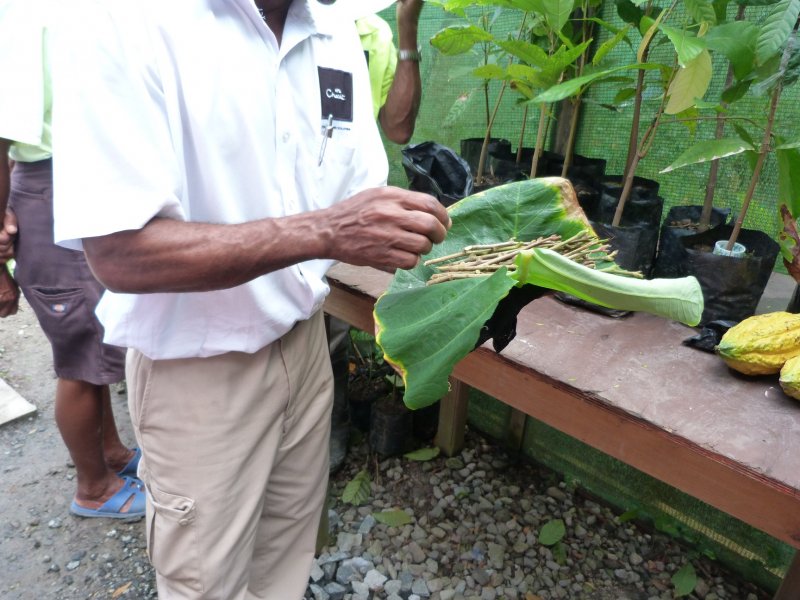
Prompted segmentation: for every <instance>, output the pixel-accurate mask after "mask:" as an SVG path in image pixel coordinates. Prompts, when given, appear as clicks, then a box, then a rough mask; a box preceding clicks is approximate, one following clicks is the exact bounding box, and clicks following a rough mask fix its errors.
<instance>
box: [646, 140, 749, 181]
mask: <svg viewBox="0 0 800 600" xmlns="http://www.w3.org/2000/svg"><path fill="white" fill-rule="evenodd" d="M749 150H755V148H753V146H752V145H751V144H749V143H747V142H745V141H744V140H742V139H738V138H722V139H719V140H703V141H702V142H698V143H696V144H695V145H694V146H692V147H691V148H689V149H687V150H686V151H685V152H683V153H682V154H681V155H680V156H679V157H678V158H676V159H675V160H674V161H673V162H672V164H671V165H670V166H668V167H667V168H665V169H662V170H661V172H662V173H669V172H670V171H674V170H675V169H680V168H681V167H686V166H689V165H696V164H698V163H704V162H708V161H712V160H718V159H720V158H726V157H728V156H735V155H737V154H741V153H742V152H747V151H749Z"/></svg>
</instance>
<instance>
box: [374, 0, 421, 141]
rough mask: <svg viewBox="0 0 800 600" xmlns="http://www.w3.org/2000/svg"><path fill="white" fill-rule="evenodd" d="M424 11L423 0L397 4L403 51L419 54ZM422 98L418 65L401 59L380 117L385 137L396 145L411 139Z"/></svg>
mask: <svg viewBox="0 0 800 600" xmlns="http://www.w3.org/2000/svg"><path fill="white" fill-rule="evenodd" d="M421 10H422V1H421V0H402V1H401V2H399V3H398V5H397V42H398V49H399V50H400V51H401V52H403V51H406V52H408V51H411V52H416V51H417V33H418V28H419V15H420V11H421ZM421 99H422V80H421V78H420V73H419V62H417V61H416V60H399V61H398V62H397V67H396V69H395V74H394V81H393V82H392V86H391V87H390V88H389V94H388V96H387V98H386V103H385V104H384V105H383V106H382V107H381V110H380V113H379V115H378V119H379V121H380V124H381V129H382V130H383V133H384V134H385V135H386V137H388V138H389V139H390V140H391V141H393V142H394V143H396V144H405V143H407V142H408V141H409V140H410V139H411V136H412V135H413V134H414V125H415V123H416V121H417V113H418V112H419V104H420V101H421Z"/></svg>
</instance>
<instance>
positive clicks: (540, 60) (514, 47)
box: [497, 40, 548, 69]
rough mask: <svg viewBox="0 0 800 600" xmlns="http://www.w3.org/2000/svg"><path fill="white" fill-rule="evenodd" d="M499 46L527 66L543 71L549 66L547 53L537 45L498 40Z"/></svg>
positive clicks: (522, 41) (518, 41)
mask: <svg viewBox="0 0 800 600" xmlns="http://www.w3.org/2000/svg"><path fill="white" fill-rule="evenodd" d="M497 45H498V46H500V47H501V48H502V49H503V50H505V51H506V52H508V53H509V54H511V55H512V56H515V57H517V58H518V59H520V60H521V61H522V62H523V63H525V64H526V65H531V66H533V67H538V68H540V69H542V68H544V66H545V65H546V64H547V60H548V57H547V52H545V51H544V50H542V49H541V48H540V47H539V46H537V45H536V44H532V43H530V42H526V41H524V40H498V41H497Z"/></svg>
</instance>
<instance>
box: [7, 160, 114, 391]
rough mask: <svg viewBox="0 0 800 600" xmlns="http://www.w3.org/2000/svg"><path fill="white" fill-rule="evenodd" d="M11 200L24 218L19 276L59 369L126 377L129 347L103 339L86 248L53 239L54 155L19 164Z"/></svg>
mask: <svg viewBox="0 0 800 600" xmlns="http://www.w3.org/2000/svg"><path fill="white" fill-rule="evenodd" d="M9 206H10V207H11V208H12V209H13V210H14V212H15V213H16V215H17V221H18V224H19V233H18V235H17V241H16V261H17V267H16V271H15V277H16V279H17V282H18V283H19V286H20V289H21V290H22V293H23V294H24V295H25V299H26V300H27V301H28V304H30V305H31V307H32V308H33V310H34V312H35V313H36V317H37V319H38V320H39V324H40V325H41V327H42V330H43V331H44V334H45V335H46V336H47V339H48V340H49V341H50V346H51V347H52V349H53V367H54V369H55V372H56V375H57V376H58V377H59V378H61V379H73V380H77V381H88V382H89V383H93V384H96V385H104V384H109V383H117V382H119V381H122V380H123V379H124V378H125V350H124V349H123V348H118V347H117V346H110V345H108V344H104V343H103V326H102V325H101V324H100V322H99V321H98V320H97V317H96V316H95V314H94V309H95V307H96V306H97V303H98V302H99V301H100V296H102V294H103V291H104V289H103V286H101V285H100V284H99V283H98V282H97V280H96V279H95V278H94V276H93V275H92V272H91V270H90V269H89V265H88V264H87V263H86V259H85V258H84V255H83V252H78V251H75V250H67V249H66V248H61V247H60V246H56V245H55V244H54V243H53V170H52V163H51V161H49V160H43V161H39V162H35V163H17V164H16V165H15V167H14V170H13V172H12V174H11V195H10V197H9Z"/></svg>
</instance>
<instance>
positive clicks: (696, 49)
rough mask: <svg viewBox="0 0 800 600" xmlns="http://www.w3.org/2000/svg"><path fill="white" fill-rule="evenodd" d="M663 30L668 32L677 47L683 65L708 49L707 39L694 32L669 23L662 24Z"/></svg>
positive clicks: (680, 62)
mask: <svg viewBox="0 0 800 600" xmlns="http://www.w3.org/2000/svg"><path fill="white" fill-rule="evenodd" d="M661 31H663V32H664V33H665V34H667V37H668V38H669V41H670V42H672V45H673V46H674V47H675V52H677V53H678V64H680V65H681V66H682V67H685V66H686V65H687V64H689V63H690V62H692V61H693V60H694V59H695V58H697V57H698V56H699V55H700V53H701V52H702V51H703V50H705V49H706V42H705V40H704V39H703V38H698V37H697V36H696V35H694V34H693V33H690V32H688V31H684V30H683V29H678V28H676V27H668V26H667V25H662V26H661Z"/></svg>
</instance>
